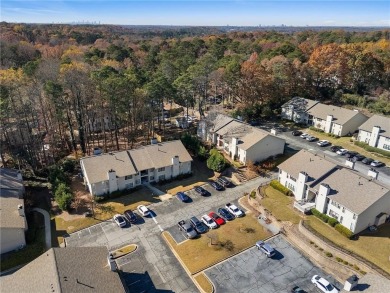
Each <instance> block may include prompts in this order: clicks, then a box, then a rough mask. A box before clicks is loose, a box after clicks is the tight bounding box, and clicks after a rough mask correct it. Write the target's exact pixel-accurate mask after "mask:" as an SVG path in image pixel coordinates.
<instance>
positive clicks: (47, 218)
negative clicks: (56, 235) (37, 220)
mask: <svg viewBox="0 0 390 293" xmlns="http://www.w3.org/2000/svg"><path fill="white" fill-rule="evenodd" d="M32 210H33V211H35V212H38V213H41V214H42V215H43V217H44V219H45V235H46V249H49V248H51V225H50V214H49V213H48V212H47V211H45V210H43V209H40V208H33V209H32Z"/></svg>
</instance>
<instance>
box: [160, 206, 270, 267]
mask: <svg viewBox="0 0 390 293" xmlns="http://www.w3.org/2000/svg"><path fill="white" fill-rule="evenodd" d="M164 236H165V238H166V239H167V241H168V242H169V243H170V245H171V246H172V247H173V249H174V250H175V251H176V253H177V254H178V255H179V257H180V259H181V260H182V262H183V263H184V264H185V266H186V267H187V268H188V270H189V271H190V272H191V273H192V274H194V273H196V272H199V271H201V270H204V269H206V268H207V267H209V266H211V265H213V264H216V263H218V262H220V261H222V260H223V259H225V258H227V257H229V256H231V255H233V254H236V253H238V252H240V251H242V250H244V249H246V248H249V247H251V246H253V245H255V243H256V241H258V240H261V239H265V238H267V237H269V236H271V233H270V232H268V231H267V230H266V229H265V228H263V227H262V226H261V225H260V224H259V223H258V220H257V219H256V218H255V217H254V216H253V215H252V214H251V213H248V214H247V215H246V216H245V217H243V218H237V219H235V220H234V221H231V222H228V223H226V224H225V225H223V226H221V227H219V228H218V229H215V230H211V231H209V232H207V233H206V234H202V236H201V237H200V238H197V239H193V240H188V241H184V242H183V243H181V244H177V243H176V242H175V240H174V239H173V238H172V236H171V235H170V234H169V233H168V232H164ZM208 236H209V237H213V240H212V244H211V239H210V238H209V237H208ZM227 240H230V241H232V243H233V249H232V250H231V251H229V250H228V249H226V248H222V247H221V246H220V245H218V243H224V242H226V241H227Z"/></svg>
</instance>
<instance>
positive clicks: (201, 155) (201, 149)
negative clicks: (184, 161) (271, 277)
mask: <svg viewBox="0 0 390 293" xmlns="http://www.w3.org/2000/svg"><path fill="white" fill-rule="evenodd" d="M198 157H199V159H200V160H201V161H204V160H206V159H207V158H208V157H209V152H208V151H207V149H206V148H205V147H204V146H200V147H199V151H198Z"/></svg>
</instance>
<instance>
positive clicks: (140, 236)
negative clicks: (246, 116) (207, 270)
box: [66, 177, 269, 293]
mask: <svg viewBox="0 0 390 293" xmlns="http://www.w3.org/2000/svg"><path fill="white" fill-rule="evenodd" d="M266 181H269V179H268V178H262V177H259V178H256V179H253V180H251V181H248V182H246V183H245V184H243V185H239V186H236V187H234V188H228V189H226V190H225V191H215V190H213V189H211V188H210V187H209V186H206V187H205V188H206V189H208V190H209V191H210V193H211V196H208V197H201V196H200V195H197V194H196V193H195V192H189V194H190V196H191V198H192V202H191V203H182V202H180V201H179V200H178V199H176V198H172V199H170V200H167V201H163V202H159V203H156V204H153V205H151V206H150V208H151V210H152V211H153V217H146V218H143V219H142V221H140V222H139V223H138V224H136V225H131V226H128V227H125V228H122V229H121V228H119V227H118V226H117V225H116V224H115V223H113V222H112V221H107V222H102V223H100V224H98V225H95V226H92V227H89V228H86V229H83V230H81V231H79V232H76V233H73V234H71V235H70V236H69V237H67V238H66V244H67V246H75V247H78V246H102V245H103V246H107V248H108V249H109V250H114V249H116V248H119V247H120V246H123V245H125V244H129V243H134V244H137V245H138V249H137V251H136V252H135V253H132V254H131V255H129V256H128V257H124V258H121V259H120V260H118V261H117V265H118V266H119V268H120V269H121V270H122V271H123V277H124V279H125V282H126V284H128V285H129V286H130V288H131V292H142V291H145V292H156V291H158V290H172V291H173V292H177V293H180V292H183V293H184V292H185V293H187V292H198V289H197V288H196V287H195V285H194V284H193V283H192V281H191V279H190V278H189V277H188V275H187V274H186V273H185V271H184V269H183V268H182V267H181V265H180V264H179V262H178V261H177V260H176V258H175V257H174V256H173V254H172V252H171V251H170V250H169V248H168V246H167V245H166V244H165V242H164V241H163V239H162V237H161V235H160V234H161V230H165V229H172V227H176V225H177V222H178V221H179V220H182V219H188V218H189V217H190V216H192V215H195V216H199V215H202V214H204V213H206V212H209V211H210V210H211V208H213V207H218V206H222V205H225V204H226V203H227V202H230V201H235V200H237V199H238V198H240V197H241V196H242V195H243V194H244V192H249V191H251V190H252V189H254V188H256V187H257V186H259V184H261V183H264V182H266ZM178 183H179V182H178ZM167 292H169V291H167Z"/></svg>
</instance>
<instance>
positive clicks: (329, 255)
mask: <svg viewBox="0 0 390 293" xmlns="http://www.w3.org/2000/svg"><path fill="white" fill-rule="evenodd" d="M325 255H326V256H327V257H332V256H333V254H332V253H330V252H329V251H327V252H325Z"/></svg>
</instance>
